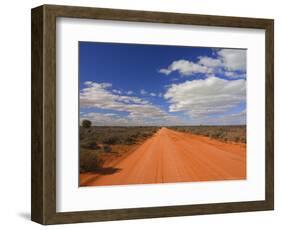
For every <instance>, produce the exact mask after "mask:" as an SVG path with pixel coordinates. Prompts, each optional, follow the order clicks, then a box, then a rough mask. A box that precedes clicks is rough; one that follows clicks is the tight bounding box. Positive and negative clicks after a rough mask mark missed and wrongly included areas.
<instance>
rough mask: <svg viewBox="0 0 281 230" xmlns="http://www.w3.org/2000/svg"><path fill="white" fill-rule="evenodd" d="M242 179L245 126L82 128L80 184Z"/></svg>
mask: <svg viewBox="0 0 281 230" xmlns="http://www.w3.org/2000/svg"><path fill="white" fill-rule="evenodd" d="M241 179H246V126H173V127H156V126H143V127H141V126H139V127H114V126H112V127H109V126H108V127H106V126H92V127H89V128H84V127H80V182H79V184H80V186H104V185H127V184H151V183H173V182H196V181H217V180H241Z"/></svg>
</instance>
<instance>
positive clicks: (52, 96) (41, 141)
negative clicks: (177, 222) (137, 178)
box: [31, 5, 274, 224]
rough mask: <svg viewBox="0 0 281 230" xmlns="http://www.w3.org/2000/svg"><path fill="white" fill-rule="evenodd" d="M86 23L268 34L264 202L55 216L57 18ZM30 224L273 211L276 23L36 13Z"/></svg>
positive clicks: (81, 10)
mask: <svg viewBox="0 0 281 230" xmlns="http://www.w3.org/2000/svg"><path fill="white" fill-rule="evenodd" d="M57 17H71V18H87V19H103V20H119V21H131V22H147V23H170V24H186V25H203V26H221V27H238V28H255V29H264V30H265V34H266V41H265V43H266V44H265V47H266V52H265V54H266V55H265V66H266V72H265V76H266V85H265V89H266V105H265V106H266V139H265V143H266V150H265V157H266V161H265V164H266V165H265V169H266V172H265V178H266V181H265V200H264V201H249V202H231V203H216V204H198V205H181V206H165V207H148V208H130V209H117V210H116V209H115V210H101V211H79V212H62V213H61V212H56V18H57ZM31 51H32V158H31V163H32V168H31V172H32V178H31V180H32V183H31V184H32V186H31V192H32V194H31V198H32V199H31V219H32V220H33V221H35V222H38V223H41V224H63V223H76V222H90V221H109V220H125V219H139V218H156V217H170V216H186V215H199V214H215V213H231V212H245V211H259V210H273V209H274V91H273V90H274V75H273V69H274V21H273V20H271V19H257V18H241V17H222V16H209V15H193V14H178V13H162V12H146V11H129V10H115V9H102V8H88V7H73V6H57V5H43V6H39V7H37V8H34V9H32V50H31Z"/></svg>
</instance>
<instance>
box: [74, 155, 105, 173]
mask: <svg viewBox="0 0 281 230" xmlns="http://www.w3.org/2000/svg"><path fill="white" fill-rule="evenodd" d="M79 161H80V171H81V172H95V171H97V170H99V169H100V168H102V166H103V164H104V161H103V160H102V159H101V158H100V157H99V154H98V153H96V152H94V151H91V150H85V149H80V159H79Z"/></svg>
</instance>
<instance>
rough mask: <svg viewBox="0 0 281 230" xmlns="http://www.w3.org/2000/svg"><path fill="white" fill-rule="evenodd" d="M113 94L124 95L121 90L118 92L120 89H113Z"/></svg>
mask: <svg viewBox="0 0 281 230" xmlns="http://www.w3.org/2000/svg"><path fill="white" fill-rule="evenodd" d="M112 92H113V93H117V94H122V91H121V90H118V89H113V90H112Z"/></svg>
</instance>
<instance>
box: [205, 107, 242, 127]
mask: <svg viewBox="0 0 281 230" xmlns="http://www.w3.org/2000/svg"><path fill="white" fill-rule="evenodd" d="M204 123H205V124H221V125H245V124H246V110H243V111H241V112H238V113H231V114H227V115H222V116H219V117H215V118H214V117H213V118H208V119H206V120H204V121H202V124H204Z"/></svg>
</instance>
